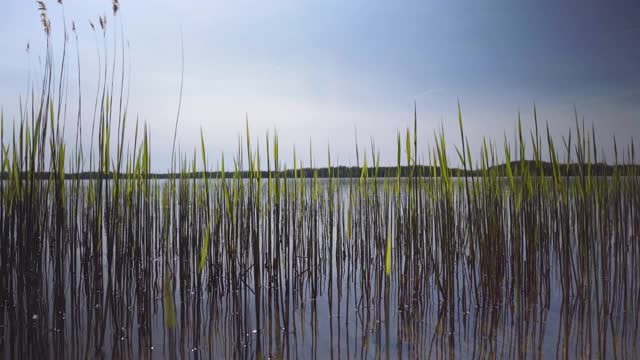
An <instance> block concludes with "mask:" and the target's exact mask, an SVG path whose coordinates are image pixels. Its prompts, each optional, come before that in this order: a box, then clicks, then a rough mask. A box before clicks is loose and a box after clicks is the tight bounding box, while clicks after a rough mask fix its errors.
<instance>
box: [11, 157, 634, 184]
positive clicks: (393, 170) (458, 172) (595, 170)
mask: <svg viewBox="0 0 640 360" xmlns="http://www.w3.org/2000/svg"><path fill="white" fill-rule="evenodd" d="M524 168H528V171H529V173H530V174H531V175H533V176H539V175H540V167H539V166H538V164H537V163H536V162H535V161H530V160H527V161H525V162H524V166H522V163H521V162H520V161H513V162H511V170H512V172H513V175H514V176H519V175H520V174H521V173H522V171H523V169H524ZM615 169H616V167H615V166H613V165H609V164H604V163H598V164H592V165H591V175H593V176H612V175H613V174H614V172H615ZM617 169H618V172H619V174H620V175H637V174H640V165H618V166H617ZM448 170H449V174H450V175H452V176H460V177H462V176H470V177H475V176H481V175H482V170H478V169H474V170H466V171H465V170H464V169H459V168H449V169H448ZM487 170H488V171H495V172H496V174H497V175H498V176H507V165H506V164H500V165H496V166H492V167H489V168H488V169H487ZM295 171H297V176H298V177H299V178H313V177H314V176H315V174H316V172H317V176H318V178H328V177H329V169H327V168H315V169H314V168H302V169H297V170H295ZM588 171H589V166H588V165H586V164H585V165H582V170H581V165H580V164H569V165H567V164H562V165H560V173H561V175H562V176H579V175H580V174H585V175H586V174H587V173H588ZM362 173H363V168H362V167H357V166H336V167H332V168H331V177H334V178H350V177H360V176H361V175H362ZM440 173H441V170H440V168H439V167H435V168H434V167H433V166H428V165H419V166H415V167H414V166H402V167H401V168H400V176H401V177H405V178H406V177H412V176H413V175H414V174H415V175H417V176H422V177H434V176H440ZM542 173H543V174H544V175H545V176H551V175H552V174H553V166H552V164H551V163H549V162H542ZM233 174H234V173H233V172H228V171H227V172H226V175H225V176H226V177H227V178H231V177H233ZM260 174H261V177H262V178H267V177H268V176H269V173H268V172H267V171H261V172H260ZM206 175H207V178H209V179H212V178H218V177H220V172H219V171H207V174H206ZM275 175H279V177H280V178H284V177H287V178H293V177H294V176H295V175H296V174H295V173H294V170H292V169H290V170H285V171H280V172H279V173H278V174H276V172H275V171H272V172H271V176H272V177H275ZM397 175H398V167H397V166H385V167H379V168H378V169H377V170H376V169H375V168H367V176H368V177H370V178H373V177H378V178H385V177H387V178H390V177H396V176H397ZM8 176H9V174H8V173H7V172H4V173H2V174H1V176H0V179H7V178H8ZM98 176H99V173H98V172H80V173H67V174H65V179H67V180H70V179H78V178H80V179H86V180H88V179H96V178H98ZM130 176H131V174H126V173H120V174H118V177H119V178H128V177H130ZM172 176H173V177H174V178H179V177H182V178H189V179H190V178H194V177H195V178H202V177H203V173H202V171H197V172H195V173H193V172H187V173H182V174H180V173H174V174H172V173H150V174H148V175H147V176H146V177H147V178H150V179H169V178H171V177H172ZM238 176H239V177H240V178H249V171H240V172H238ZM21 177H22V178H26V177H27V173H22V174H21ZM102 177H103V178H105V179H113V177H114V173H113V172H109V173H102ZM35 178H37V179H49V178H50V173H49V172H41V173H36V174H35Z"/></svg>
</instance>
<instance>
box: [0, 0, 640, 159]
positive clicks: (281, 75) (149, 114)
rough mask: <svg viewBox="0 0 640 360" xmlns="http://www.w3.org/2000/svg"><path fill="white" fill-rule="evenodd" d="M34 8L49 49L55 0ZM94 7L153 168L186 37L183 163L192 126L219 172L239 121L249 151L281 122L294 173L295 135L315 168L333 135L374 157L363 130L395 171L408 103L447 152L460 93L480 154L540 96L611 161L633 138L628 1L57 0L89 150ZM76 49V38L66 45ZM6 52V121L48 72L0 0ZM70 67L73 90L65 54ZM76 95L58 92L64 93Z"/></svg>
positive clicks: (0, 58)
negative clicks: (43, 18)
mask: <svg viewBox="0 0 640 360" xmlns="http://www.w3.org/2000/svg"><path fill="white" fill-rule="evenodd" d="M45 3H46V4H47V7H48V9H49V17H50V19H51V23H52V29H53V34H54V36H53V44H54V51H55V55H56V56H57V57H58V60H59V58H60V56H61V52H62V51H61V49H62V36H61V34H62V24H63V8H62V7H61V6H60V5H58V4H57V3H56V2H55V1H51V0H50V1H45ZM103 14H104V15H106V16H107V18H108V29H109V30H108V35H107V36H108V38H109V42H108V44H109V46H111V47H112V40H113V33H114V31H116V30H117V31H118V34H120V31H121V30H122V32H123V33H124V37H125V39H126V43H127V44H128V47H127V49H128V57H127V59H130V68H128V69H130V76H129V80H130V89H129V98H128V99H129V109H128V110H129V117H130V119H131V118H137V119H139V121H140V122H141V123H145V124H147V126H148V128H149V130H150V133H151V153H152V159H151V161H152V167H153V170H154V171H166V170H167V169H168V168H169V166H170V165H169V163H170V158H171V145H172V140H173V129H174V123H175V119H176V113H177V110H178V103H179V91H180V81H181V69H182V68H181V54H182V53H181V49H182V47H184V88H183V98H182V104H181V113H180V119H179V126H178V132H177V143H178V146H179V147H180V150H181V152H182V153H185V154H189V158H191V157H192V155H191V154H193V151H194V149H198V151H199V143H200V131H202V134H203V136H204V139H205V142H206V149H207V153H208V155H207V156H208V162H209V164H210V166H213V167H215V163H217V162H218V161H219V159H220V157H221V154H222V153H223V152H224V154H226V158H227V161H230V158H231V157H232V156H233V155H234V154H235V153H236V151H237V143H238V137H239V136H241V135H243V134H244V131H245V119H246V118H248V120H249V126H250V129H251V134H252V137H254V138H255V139H252V143H253V144H258V143H259V144H260V146H261V147H262V148H263V149H262V150H261V151H264V145H265V136H266V133H267V131H269V134H271V135H272V134H273V132H274V129H277V131H278V135H279V142H280V156H281V158H282V159H283V161H284V162H286V163H287V165H288V166H289V167H291V166H292V159H293V148H294V147H295V149H296V151H297V154H298V159H302V161H303V165H305V166H307V165H308V164H309V160H308V157H309V156H308V154H309V151H310V150H309V148H310V146H309V143H310V142H311V144H312V149H311V152H312V153H313V157H314V165H317V166H324V165H326V163H327V161H326V158H327V146H330V148H331V153H332V164H336V163H340V164H342V165H354V164H355V158H356V151H355V142H356V138H357V141H358V144H359V145H360V146H361V147H362V149H361V154H362V152H363V151H366V152H367V153H368V156H369V159H371V157H370V155H371V154H370V153H371V150H370V148H371V146H370V144H371V142H372V139H373V141H374V142H375V145H376V147H377V148H378V149H379V151H380V155H381V159H380V162H381V164H382V165H395V163H396V134H397V133H398V131H400V132H401V133H402V134H404V132H405V131H406V128H407V127H413V112H414V104H415V107H416V109H417V118H418V121H417V123H418V135H419V137H418V147H419V152H420V153H421V154H422V157H426V156H427V149H428V146H432V145H433V144H434V141H433V139H434V132H439V131H443V132H444V134H445V136H446V138H447V142H448V144H449V154H450V156H455V154H456V153H455V149H454V147H453V146H455V145H457V144H459V143H460V138H459V129H458V119H457V103H458V101H459V102H460V105H461V108H462V115H463V121H464V124H465V131H466V134H467V136H468V138H469V142H470V146H471V149H472V153H473V154H474V155H475V156H476V159H477V154H478V153H479V151H478V150H479V149H480V146H481V143H482V140H483V138H485V137H486V138H489V139H492V140H493V141H495V143H496V144H497V145H498V147H499V148H500V149H501V148H502V146H503V140H504V137H505V135H506V136H507V137H508V138H513V137H514V134H515V130H516V128H517V118H518V112H520V113H521V118H522V123H523V128H524V129H525V131H527V132H528V131H529V130H530V129H531V128H532V127H533V107H534V104H535V105H536V108H537V110H538V115H539V122H540V124H541V126H544V124H545V123H548V124H549V127H550V129H551V131H552V133H553V135H554V138H555V139H556V141H560V142H561V139H562V136H565V137H566V136H567V135H568V134H569V130H570V128H575V116H574V109H577V112H578V117H579V119H580V121H582V120H584V122H585V126H586V127H588V128H590V127H591V126H592V125H593V127H595V129H596V134H597V137H596V138H597V142H598V147H599V148H601V150H602V151H603V154H604V155H605V156H607V160H611V158H612V151H613V137H614V136H615V137H616V139H617V141H618V143H619V144H627V143H629V142H630V141H631V138H632V137H635V138H640V3H638V2H637V1H611V2H605V1H594V0H582V1H569V0H567V1H550V0H543V1H535V2H533V1H528V2H523V1H495V0H485V1H465V2H463V1H371V0H369V1H355V0H354V1H332V0H325V1H302V0H295V1H269V2H264V1H261V2H259V1H247V0H239V1H233V2H232V1H196V0H181V1H169V0H158V1H153V2H152V1H132V0H121V3H120V13H119V14H118V16H117V17H116V18H115V19H114V18H113V15H112V13H111V1H107V0H82V1H80V0H65V1H64V18H65V19H66V21H67V23H68V24H70V23H71V21H72V20H73V21H75V22H76V24H77V29H78V30H77V33H78V51H79V53H80V65H81V80H82V94H83V104H84V105H83V107H82V114H83V117H82V124H83V129H85V130H83V132H84V133H83V138H84V140H83V143H84V144H85V146H88V143H89V140H88V135H87V133H88V131H87V130H86V129H88V128H90V126H91V123H92V114H93V101H95V93H96V86H97V68H98V55H97V53H96V51H97V50H96V40H95V38H94V34H93V32H92V30H91V28H90V26H89V20H91V21H92V22H93V23H94V24H97V23H98V21H97V17H98V15H103ZM68 26H69V27H70V25H68ZM120 38H121V37H120V35H118V42H119V41H120ZM181 39H182V40H181ZM27 43H29V47H30V51H29V53H27V52H26V51H25V49H26V44H27ZM100 44H102V43H101V40H100ZM118 44H119V43H118ZM75 46H76V43H75V40H73V39H72V40H71V41H70V43H69V48H70V51H71V50H73V52H74V53H75ZM119 46H120V45H118V47H119ZM0 48H1V49H2V51H0V54H1V55H0V106H1V107H2V108H3V112H4V114H5V119H6V121H7V122H9V123H11V122H12V121H13V120H15V119H16V118H18V116H19V105H18V104H19V99H20V96H22V97H24V96H25V93H26V92H27V84H28V82H29V80H30V79H31V80H33V79H37V78H38V76H39V74H41V72H42V67H41V66H40V65H39V61H40V60H39V57H40V58H41V57H42V56H43V55H44V52H45V36H44V33H43V31H42V26H41V24H40V22H39V14H38V11H37V8H36V4H35V2H32V1H24V0H5V1H4V4H3V9H2V12H1V13H0ZM109 51H111V50H109ZM110 55H112V53H110ZM119 55H120V53H119V52H118V56H119ZM128 61H129V60H128ZM68 66H69V69H70V70H69V75H68V76H69V79H70V81H69V83H70V84H75V83H76V81H77V78H76V75H75V72H76V69H77V64H76V61H75V56H73V57H70V58H69V60H68ZM127 74H129V72H127ZM77 93H78V91H77V90H76V89H74V88H73V87H72V86H70V90H69V99H70V100H69V102H70V103H74V104H75V103H76V102H77ZM69 112H70V113H69V114H68V119H69V120H67V125H66V127H65V135H66V136H67V138H69V139H72V138H73V137H74V136H75V131H76V126H75V117H74V115H72V114H73V112H71V111H69ZM133 127H134V126H133V123H132V121H130V123H129V127H128V130H127V134H128V135H127V136H128V138H131V136H132V134H133V130H134V129H133ZM574 136H575V134H574ZM361 161H362V160H361ZM263 163H264V160H263Z"/></svg>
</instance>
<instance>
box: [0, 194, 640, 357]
mask: <svg viewBox="0 0 640 360" xmlns="http://www.w3.org/2000/svg"><path fill="white" fill-rule="evenodd" d="M241 183H242V182H241V181H238V182H237V183H236V185H234V186H239V185H238V184H241ZM374 183H375V182H372V183H371V184H370V186H374V185H372V184H374ZM189 184H190V183H189V181H183V182H181V184H180V185H179V190H178V191H180V192H181V194H182V196H189V194H190V191H193V194H195V193H196V191H203V190H202V187H201V186H196V185H195V184H196V183H194V184H192V185H191V186H190V185H189ZM295 184H296V183H295V182H292V183H291V184H289V185H290V186H293V185H295ZM245 185H246V184H245ZM154 186H156V188H157V191H156V192H155V193H152V194H156V195H150V196H149V197H148V198H143V197H141V198H139V199H138V200H136V202H135V204H136V205H135V206H133V207H131V208H130V209H131V210H130V211H132V213H119V214H117V215H114V216H116V218H117V220H116V221H115V222H111V223H112V224H117V225H115V226H114V227H112V228H110V226H109V225H105V226H104V227H105V229H104V234H98V233H96V232H95V230H94V229H95V228H100V227H96V223H95V221H96V219H97V218H98V217H95V216H93V214H95V208H90V207H87V208H86V209H84V210H82V211H81V212H77V211H76V209H74V208H72V206H73V204H72V202H70V203H69V204H68V206H69V208H67V210H66V211H65V212H63V213H59V212H56V211H55V207H54V206H53V205H50V207H49V209H51V211H52V213H53V214H54V215H51V214H49V215H47V216H46V217H42V219H46V220H45V221H42V222H40V223H39V225H38V227H35V226H34V227H31V228H30V227H29V225H28V224H27V223H26V222H23V223H21V222H19V221H9V220H6V216H7V214H6V213H5V214H4V216H5V221H4V223H3V229H2V231H3V234H4V235H3V236H4V239H5V240H3V243H2V244H3V248H2V250H1V251H2V263H1V266H2V269H1V270H2V275H1V276H0V279H1V281H2V282H1V285H2V292H1V295H0V296H1V298H0V299H1V301H2V303H1V308H0V316H1V318H0V355H1V357H3V358H13V359H17V358H51V357H54V358H100V357H107V358H111V357H116V358H132V357H133V358H150V357H166V358H201V357H202V358H265V357H268V358H305V359H307V358H309V359H311V358H454V357H455V358H458V357H462V358H505V357H508V358H543V357H544V358H546V357H553V356H554V355H557V356H558V357H562V358H601V357H604V356H606V357H616V358H618V357H621V358H637V357H638V356H640V354H639V351H638V348H637V343H638V342H639V341H640V335H639V333H638V326H639V324H638V323H639V315H638V314H639V313H640V284H639V283H638V277H637V271H636V270H633V269H638V263H637V262H638V248H639V246H638V244H637V241H638V238H637V230H638V225H639V224H640V222H639V221H638V215H637V213H636V210H635V208H633V207H624V206H616V205H615V204H618V201H622V199H620V200H615V201H611V204H613V206H612V207H610V208H609V207H607V208H599V207H598V206H596V205H593V204H592V205H593V206H578V204H579V201H581V200H579V199H573V200H570V201H568V202H558V206H557V208H553V207H542V206H540V205H538V206H534V205H535V203H534V202H535V201H538V199H537V198H532V200H531V201H530V203H525V204H524V205H523V209H524V210H522V211H523V212H522V213H518V215H517V216H510V211H509V209H510V207H513V206H514V204H513V203H512V202H510V201H509V200H508V197H507V198H505V197H500V196H494V197H485V198H481V199H482V200H486V201H487V203H485V204H483V203H477V204H474V206H477V207H478V209H480V208H482V207H483V206H498V207H500V208H502V209H505V210H504V211H502V210H501V211H496V212H495V213H498V214H502V215H504V217H503V218H501V219H498V218H495V219H493V221H486V219H485V221H479V220H478V218H481V216H480V215H476V219H475V220H474V219H469V216H470V215H473V214H480V212H476V211H474V210H473V209H471V212H469V211H468V210H467V208H466V206H467V205H466V203H465V202H464V199H463V198H464V196H463V195H458V196H457V197H455V198H453V199H451V201H450V202H449V203H448V204H447V203H445V202H443V201H441V200H433V199H431V198H428V197H426V196H425V197H424V198H422V197H419V196H414V197H408V196H405V195H401V196H399V197H397V198H395V199H394V197H393V196H390V195H389V194H393V192H389V191H386V190H385V191H382V190H379V189H377V190H375V191H372V192H370V193H369V194H368V195H367V194H365V195H358V196H357V197H354V196H353V195H351V194H354V193H350V192H351V191H355V190H352V188H351V186H352V185H351V184H350V183H349V181H346V182H344V183H342V184H340V185H339V186H338V188H339V190H337V195H336V196H335V197H332V198H329V197H327V196H326V193H329V192H328V191H327V190H326V189H325V190H324V191H321V193H322V195H320V199H321V200H316V201H315V202H314V201H312V200H311V198H312V195H311V194H313V192H312V191H313V190H312V189H311V188H312V187H311V186H309V188H308V189H304V190H302V192H301V193H302V194H305V191H308V194H310V195H309V197H308V198H307V197H305V195H301V196H299V197H295V195H290V196H292V198H285V199H284V200H282V201H281V202H278V205H277V206H274V207H271V206H269V207H267V208H266V210H264V209H262V208H260V209H259V210H257V211H255V212H253V211H248V210H247V209H251V208H252V206H254V204H252V201H254V200H251V198H250V197H249V198H245V199H244V200H243V201H245V202H244V203H242V202H241V203H239V204H238V205H237V208H236V209H238V210H236V211H237V213H235V214H227V215H223V214H224V212H225V211H226V210H225V209H224V208H222V209H219V208H215V207H212V209H211V214H209V215H207V214H205V212H204V210H202V209H200V210H198V211H196V210H194V208H195V207H190V206H189V202H186V201H185V202H183V201H177V200H176V201H175V203H173V204H172V205H167V204H166V203H163V201H164V200H163V195H162V194H163V191H164V190H162V189H166V187H167V185H166V183H158V184H155V185H154ZM295 186H297V185H295ZM323 186H325V187H326V186H327V184H324V185H323ZM364 186H366V184H365V185H364ZM385 186H386V183H385ZM380 187H381V186H380ZM79 189H83V187H80V188H79ZM217 189H218V190H219V189H220V188H217ZM284 191H285V192H284V194H285V195H283V196H288V195H286V194H297V193H295V192H290V193H287V191H292V190H286V187H285V189H284ZM341 191H342V193H340V192H341ZM407 191H410V190H406V189H405V190H404V192H407ZM265 192H266V191H265ZM404 192H403V194H404ZM217 194H218V195H215V196H220V197H221V198H222V197H223V196H224V193H223V192H222V191H221V190H219V192H218V193H217ZM371 194H378V195H377V196H376V195H371ZM82 196H83V192H82V191H78V192H77V193H75V194H73V192H72V195H71V197H70V198H71V199H73V198H75V197H77V198H79V199H82ZM215 196H214V197H215ZM261 196H265V195H264V193H263V195H261ZM194 198H197V195H196V196H194ZM409 198H410V199H416V200H417V201H420V202H421V205H422V206H417V207H415V206H414V207H412V206H411V205H409V204H405V203H404V202H405V200H406V199H409ZM499 199H502V200H500V201H503V202H498V200H499ZM505 199H506V200H505ZM411 201H413V200H411ZM490 201H493V202H494V203H490ZM544 201H550V200H548V199H547V200H544ZM222 202H224V201H222ZM269 204H270V203H269ZM447 206H453V207H452V208H450V209H449V210H447V209H446V207H447ZM214 208H215V209H216V210H214ZM412 208H413V209H415V208H418V209H422V210H420V211H417V212H416V213H415V214H412V213H410V212H409V209H412ZM582 209H586V210H582ZM126 211H129V210H126ZM207 211H209V210H207ZM446 211H453V212H454V215H453V216H452V217H451V219H454V222H455V224H453V225H452V226H450V227H448V228H447V227H444V226H442V223H441V222H440V221H439V220H437V219H439V218H440V217H442V215H443V214H445V213H446ZM132 215H135V216H132ZM228 215H231V216H232V217H233V218H234V219H235V220H233V221H230V220H228V219H229V218H228ZM356 215H357V216H356ZM206 219H214V220H213V221H212V223H211V224H210V229H211V230H212V234H213V235H212V238H213V239H214V240H212V243H211V245H210V248H209V249H208V251H209V254H208V257H207V260H206V262H205V263H204V270H203V271H202V272H199V271H198V265H199V263H200V255H201V254H200V251H201V248H202V246H201V244H202V239H203V238H204V235H203V229H207V227H208V226H209V225H206V222H207V221H208V220H206ZM389 219H391V220H389ZM619 219H625V220H624V221H620V220H619ZM70 224H73V226H72V225H70ZM276 224H279V226H276ZM416 224H418V225H416ZM465 229H470V233H469V234H466V233H465V231H466V230H465ZM384 234H393V236H392V238H393V244H394V245H393V253H392V255H390V256H392V263H393V267H392V271H390V276H387V275H386V272H385V269H384V267H385V261H384V257H385V253H384V251H385V250H380V249H386V243H385V241H386V240H385V239H386V235H384ZM446 237H450V239H459V240H456V241H448V242H445V241H443V240H442V239H444V238H446ZM7 239H10V240H7ZM254 239H259V242H255V243H258V244H259V246H258V247H256V246H254V245H253V244H255V243H254V242H253V241H254ZM285 239H286V240H285ZM470 239H471V240H473V241H471V240H470ZM523 239H528V241H524V240H523ZM596 239H598V241H596ZM601 239H610V241H601ZM483 242H491V243H490V244H492V245H483ZM273 244H276V245H273ZM451 253H455V254H457V255H456V257H455V258H450V256H451V255H450V254H451ZM10 254H14V255H15V256H9V255H10ZM114 254H115V255H114ZM254 256H256V257H254ZM518 256H519V257H521V258H517V257H518ZM256 258H257V259H259V261H258V262H256V261H255V260H254V259H256ZM256 263H257V264H259V266H257V267H256Z"/></svg>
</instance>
